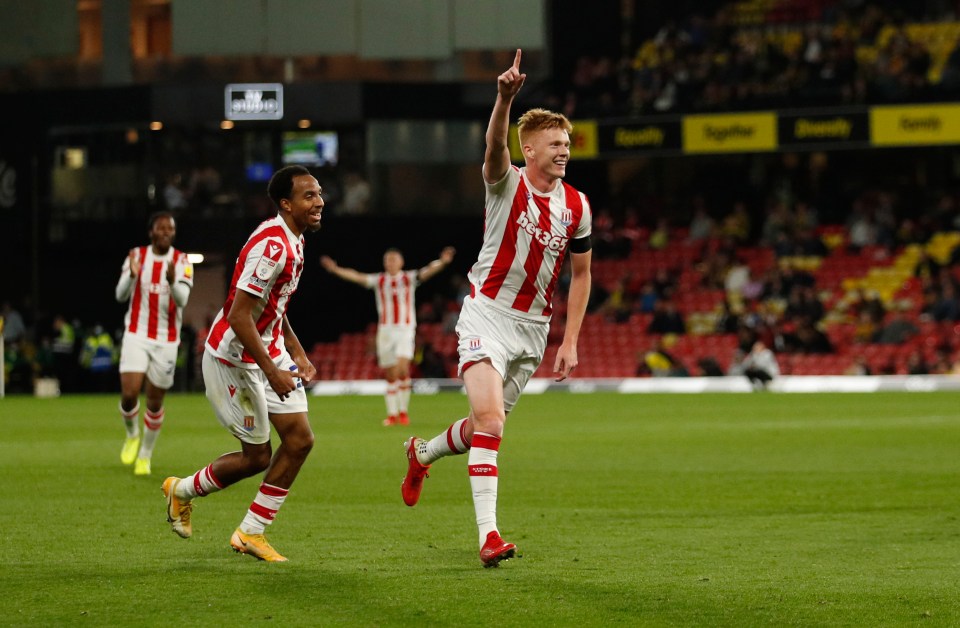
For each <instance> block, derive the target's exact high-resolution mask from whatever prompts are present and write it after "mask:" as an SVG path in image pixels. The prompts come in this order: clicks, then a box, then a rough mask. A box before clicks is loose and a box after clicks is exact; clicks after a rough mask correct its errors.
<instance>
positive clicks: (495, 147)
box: [483, 48, 527, 183]
mask: <svg viewBox="0 0 960 628" xmlns="http://www.w3.org/2000/svg"><path fill="white" fill-rule="evenodd" d="M526 78H527V75H526V74H521V73H520V49H519V48H517V55H516V57H514V59H513V65H512V66H510V68H509V69H508V70H507V71H506V72H504V73H503V74H501V75H500V76H498V77H497V101H496V103H494V105H493V113H491V114H490V123H489V124H488V125H487V135H486V140H487V150H486V152H485V153H484V155H483V178H484V180H485V181H486V182H487V183H496V182H497V181H499V180H500V179H502V178H503V175H505V174H506V173H507V168H509V167H510V148H509V144H508V142H507V133H508V132H509V131H510V105H511V104H513V98H514V96H516V95H517V92H519V91H520V88H521V87H522V86H523V82H524V81H525V80H526Z"/></svg>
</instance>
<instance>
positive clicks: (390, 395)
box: [384, 382, 400, 417]
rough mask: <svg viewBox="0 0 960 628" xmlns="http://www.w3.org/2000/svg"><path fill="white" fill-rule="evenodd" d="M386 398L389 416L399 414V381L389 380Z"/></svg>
mask: <svg viewBox="0 0 960 628" xmlns="http://www.w3.org/2000/svg"><path fill="white" fill-rule="evenodd" d="M384 399H385V400H386V402H387V416H392V417H395V416H397V412H399V411H400V410H399V406H400V404H399V403H398V400H397V382H387V394H386V395H385V396H384Z"/></svg>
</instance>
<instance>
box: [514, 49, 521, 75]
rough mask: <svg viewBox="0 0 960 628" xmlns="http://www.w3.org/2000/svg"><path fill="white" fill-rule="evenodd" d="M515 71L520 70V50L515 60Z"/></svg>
mask: <svg viewBox="0 0 960 628" xmlns="http://www.w3.org/2000/svg"><path fill="white" fill-rule="evenodd" d="M513 69H514V70H517V71H519V70H520V49H519V48H517V56H516V57H514V58H513Z"/></svg>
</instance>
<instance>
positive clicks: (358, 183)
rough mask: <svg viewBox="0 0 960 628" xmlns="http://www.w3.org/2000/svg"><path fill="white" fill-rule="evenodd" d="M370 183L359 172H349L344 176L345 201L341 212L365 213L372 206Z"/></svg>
mask: <svg viewBox="0 0 960 628" xmlns="http://www.w3.org/2000/svg"><path fill="white" fill-rule="evenodd" d="M370 197H371V190H370V184H369V183H367V180H366V179H364V178H363V177H362V176H361V175H360V173H358V172H348V173H347V174H345V175H344V177H343V202H342V203H341V209H340V213H342V214H351V215H359V214H365V213H367V211H368V210H369V208H370Z"/></svg>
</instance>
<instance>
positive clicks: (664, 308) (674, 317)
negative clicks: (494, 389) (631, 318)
mask: <svg viewBox="0 0 960 628" xmlns="http://www.w3.org/2000/svg"><path fill="white" fill-rule="evenodd" d="M647 333H648V334H685V333H687V325H686V323H685V322H684V320H683V315H682V314H681V313H680V312H679V311H678V310H677V306H676V304H675V303H674V302H673V301H670V300H668V301H657V304H656V306H655V307H654V311H653V320H651V321H650V325H649V326H648V327H647Z"/></svg>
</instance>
